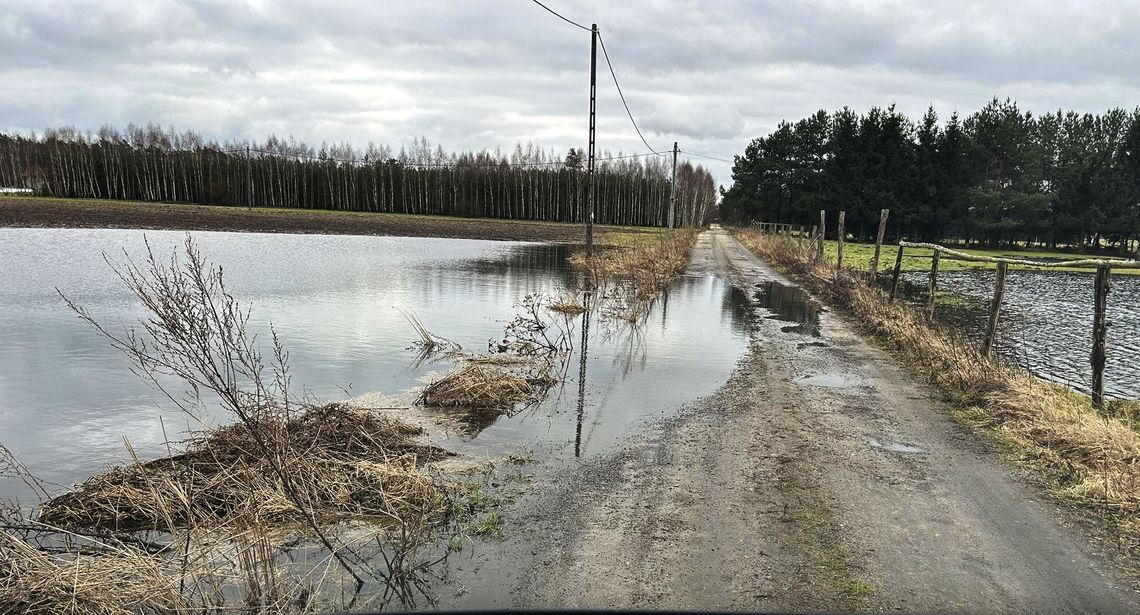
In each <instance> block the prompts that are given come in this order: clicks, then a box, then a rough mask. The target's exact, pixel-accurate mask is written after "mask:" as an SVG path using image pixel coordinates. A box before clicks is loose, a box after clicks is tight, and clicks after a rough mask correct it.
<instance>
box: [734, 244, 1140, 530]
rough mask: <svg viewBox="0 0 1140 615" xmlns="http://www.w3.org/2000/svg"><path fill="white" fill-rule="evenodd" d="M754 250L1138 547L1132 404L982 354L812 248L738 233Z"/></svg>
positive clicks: (1138, 472) (1139, 440)
mask: <svg viewBox="0 0 1140 615" xmlns="http://www.w3.org/2000/svg"><path fill="white" fill-rule="evenodd" d="M736 236H737V238H738V239H740V240H741V242H743V243H744V244H745V245H746V246H747V247H748V248H749V249H751V250H752V251H753V252H756V253H757V254H759V255H760V256H762V257H764V259H765V260H766V261H768V262H769V263H771V264H773V265H774V266H775V267H777V268H778V269H781V270H782V271H784V272H786V273H788V274H790V275H792V276H793V277H795V278H797V279H798V280H799V281H800V282H801V283H803V284H804V285H805V286H806V287H808V288H809V289H810V290H812V291H813V292H815V293H816V294H817V295H818V296H820V297H821V298H822V299H823V300H824V301H826V302H828V303H830V304H831V305H832V306H833V307H836V308H840V309H843V310H844V311H846V312H848V313H849V314H851V315H852V316H853V317H854V318H855V320H856V321H857V323H858V324H859V325H860V326H861V327H862V328H863V329H864V330H865V331H866V332H868V333H870V334H872V335H873V336H874V337H876V338H877V339H878V340H880V341H881V342H883V343H884V345H886V346H887V347H888V348H890V349H891V350H893V351H894V352H895V353H896V354H898V355H899V356H901V357H903V358H904V359H905V360H906V362H907V364H908V365H910V366H912V369H914V370H915V371H916V372H918V373H919V374H920V375H921V376H923V377H924V378H925V379H926V380H927V381H928V382H930V383H932V384H934V385H936V386H938V387H939V388H940V389H941V390H942V391H944V392H945V393H946V394H947V395H949V396H950V397H951V399H952V400H954V401H955V402H956V405H957V406H958V409H959V410H958V414H959V415H960V416H961V417H962V418H963V419H965V420H967V421H968V422H970V423H971V424H974V425H976V426H978V427H982V428H985V429H987V431H988V432H989V433H991V434H993V435H995V436H996V437H997V438H998V439H999V440H1001V441H1003V442H1005V443H1006V444H1008V445H1010V446H1011V448H1012V450H1014V451H1015V452H1016V453H1017V455H1018V457H1019V458H1020V460H1021V461H1022V462H1024V463H1026V464H1028V465H1030V466H1032V467H1034V468H1036V469H1038V470H1039V471H1041V472H1042V473H1043V474H1044V475H1045V476H1046V477H1048V478H1049V479H1050V482H1051V485H1052V487H1053V491H1054V492H1056V493H1057V494H1059V495H1061V496H1063V497H1067V498H1070V499H1072V500H1074V501H1077V502H1079V503H1081V504H1083V505H1086V506H1088V507H1090V508H1093V509H1096V510H1099V511H1101V512H1102V513H1106V514H1108V515H1109V517H1110V518H1111V519H1113V520H1114V521H1116V527H1117V529H1118V531H1119V532H1121V533H1122V537H1127V539H1128V541H1129V542H1130V544H1131V545H1133V546H1140V433H1138V432H1137V430H1136V428H1135V427H1136V421H1135V419H1136V417H1137V416H1138V412H1137V408H1138V407H1140V406H1137V405H1135V404H1134V403H1128V402H1117V403H1114V404H1110V406H1109V410H1108V412H1106V413H1104V414H1101V413H1099V412H1097V411H1096V409H1095V408H1094V407H1093V405H1092V402H1091V400H1090V399H1089V397H1088V396H1085V395H1082V394H1079V393H1076V392H1073V391H1070V390H1068V389H1066V388H1064V387H1062V386H1059V385H1055V384H1051V383H1047V382H1043V381H1041V380H1038V379H1036V378H1034V377H1033V376H1032V375H1030V374H1028V373H1026V372H1025V371H1024V370H1021V369H1019V368H1017V367H1015V366H1013V365H1010V364H1009V363H1006V362H1004V361H1001V360H999V359H994V358H989V357H984V356H983V355H982V354H981V352H980V350H979V349H978V347H977V345H976V344H972V343H969V342H967V341H965V340H964V339H962V338H960V337H958V336H955V335H954V334H952V333H951V332H949V331H947V330H945V329H943V328H941V327H938V326H935V325H933V324H931V323H929V322H928V321H927V320H926V318H925V316H924V315H923V314H922V313H921V312H920V311H919V310H918V309H915V308H914V307H912V306H909V305H907V304H905V302H902V301H896V302H891V301H890V300H889V297H888V295H887V293H886V292H884V291H883V290H881V289H879V288H877V287H875V286H872V285H871V284H870V283H868V282H867V280H866V279H865V278H864V277H862V276H861V275H857V274H854V273H852V272H848V271H844V272H842V273H840V274H838V275H837V274H836V271H835V268H834V267H833V266H832V265H829V264H827V263H826V262H825V261H823V260H822V259H818V258H817V257H816V256H815V254H814V253H813V252H812V251H811V250H810V248H809V247H807V246H804V245H802V244H797V243H796V242H795V241H793V240H789V239H787V238H781V237H773V236H767V235H761V234H760V233H756V232H754V231H750V230H738V231H736Z"/></svg>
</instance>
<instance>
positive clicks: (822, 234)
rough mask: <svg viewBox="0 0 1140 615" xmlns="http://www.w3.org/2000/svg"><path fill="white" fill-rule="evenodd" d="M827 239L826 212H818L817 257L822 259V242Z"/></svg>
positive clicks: (823, 210)
mask: <svg viewBox="0 0 1140 615" xmlns="http://www.w3.org/2000/svg"><path fill="white" fill-rule="evenodd" d="M826 237H827V210H826V209H821V210H819V257H820V258H823V241H824V239H825V238H826Z"/></svg>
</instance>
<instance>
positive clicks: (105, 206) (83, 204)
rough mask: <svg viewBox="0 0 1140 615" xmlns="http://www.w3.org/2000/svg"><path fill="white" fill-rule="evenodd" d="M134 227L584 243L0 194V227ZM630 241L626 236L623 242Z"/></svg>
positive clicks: (390, 217)
mask: <svg viewBox="0 0 1140 615" xmlns="http://www.w3.org/2000/svg"><path fill="white" fill-rule="evenodd" d="M2 227H24V228H26V227H32V228H135V229H163V230H179V231H181V230H186V231H247V232H259V233H323V234H335V235H399V236H403V237H454V238H461V239H496V240H503V241H565V242H577V243H584V241H585V239H584V237H583V230H582V225H580V224H568V223H559V222H532V221H522V220H493V219H487V218H451V217H445V216H420V215H404V214H373V213H357V212H336V211H319V210H287V209H258V208H253V209H246V208H244V207H221V206H206V205H180V204H171V203H142V202H134V201H129V202H128V201H99V200H93V199H50V198H29V197H2V196H0V228H2ZM617 232H620V233H621V234H623V235H628V234H630V233H636V234H640V233H655V232H658V231H656V230H654V229H646V228H632V227H611V226H605V225H597V226H596V227H595V233H596V235H597V239H596V240H597V242H598V243H599V244H606V243H607V242H608V241H609V239H610V237H611V235H613V234H615V233H617ZM626 239H627V241H628V238H626Z"/></svg>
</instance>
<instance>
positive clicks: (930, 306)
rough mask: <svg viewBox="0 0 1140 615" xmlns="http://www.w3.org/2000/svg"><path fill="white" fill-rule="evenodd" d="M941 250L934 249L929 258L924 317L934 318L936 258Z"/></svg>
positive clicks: (936, 284) (936, 280)
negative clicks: (928, 280) (927, 290)
mask: <svg viewBox="0 0 1140 615" xmlns="http://www.w3.org/2000/svg"><path fill="white" fill-rule="evenodd" d="M940 254H941V252H939V251H938V250H935V251H934V256H933V257H931V259H930V294H929V295H928V296H927V297H926V318H927V320H934V303H935V293H937V291H938V258H939V255H940Z"/></svg>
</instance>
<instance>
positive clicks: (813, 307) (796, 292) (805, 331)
mask: <svg viewBox="0 0 1140 615" xmlns="http://www.w3.org/2000/svg"><path fill="white" fill-rule="evenodd" d="M757 287H758V288H759V290H757V291H756V301H757V302H758V303H759V305H760V307H762V308H764V309H766V310H768V312H770V313H771V315H770V316H769V317H768V318H770V319H772V320H781V321H784V322H790V323H794V324H792V325H790V326H786V327H782V328H781V329H780V330H781V331H783V332H785V333H799V334H801V335H811V336H813V337H819V336H820V330H819V315H820V312H822V309H821V307H820V304H819V303H818V302H817V301H816V300H815V299H813V298H812V296H811V295H810V294H808V292H807V291H805V290H804V289H802V288H799V287H798V286H789V285H787V284H781V283H779V282H776V281H774V280H773V281H769V282H764V283H761V284H757Z"/></svg>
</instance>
